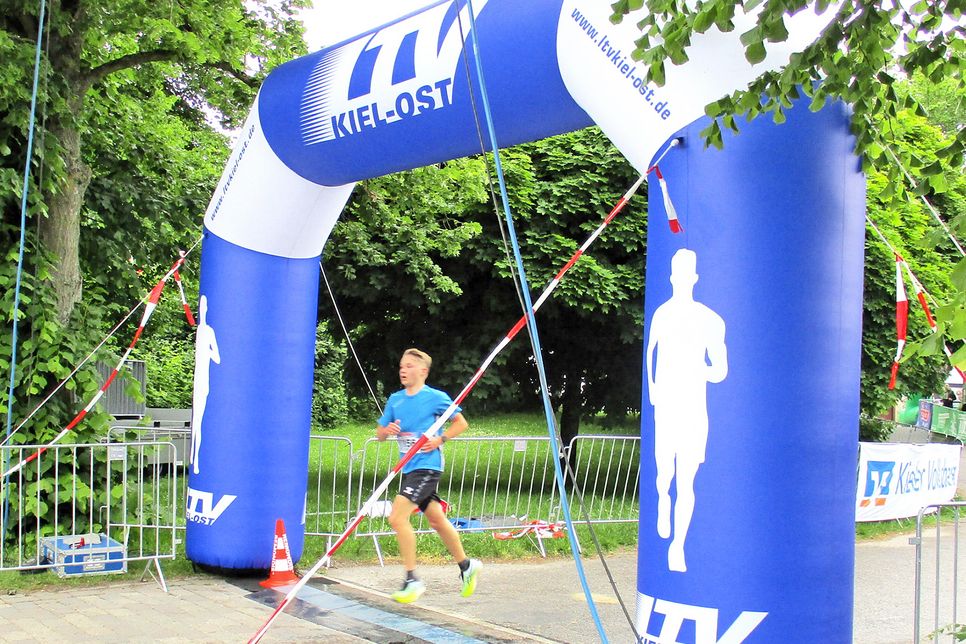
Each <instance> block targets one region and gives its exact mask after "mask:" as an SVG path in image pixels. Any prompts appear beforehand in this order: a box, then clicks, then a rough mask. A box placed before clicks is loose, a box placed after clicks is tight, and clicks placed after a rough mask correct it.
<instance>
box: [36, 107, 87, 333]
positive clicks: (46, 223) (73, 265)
mask: <svg viewBox="0 0 966 644" xmlns="http://www.w3.org/2000/svg"><path fill="white" fill-rule="evenodd" d="M77 102H80V101H79V100H78V101H77ZM78 109H80V106H78ZM51 134H53V135H54V136H56V137H57V139H58V140H59V141H60V144H61V146H62V152H63V159H64V169H65V179H64V182H63V184H62V185H61V186H60V189H59V190H58V191H57V192H55V193H54V194H53V195H51V196H50V199H49V201H48V213H47V216H46V217H42V218H41V220H40V226H39V229H40V230H39V232H40V241H41V243H42V244H43V246H44V248H45V249H46V250H48V251H50V252H51V253H53V254H54V255H55V256H56V257H55V260H54V261H55V264H54V267H53V270H52V271H51V281H52V284H51V286H52V288H53V291H54V295H55V297H56V302H57V318H58V319H59V320H60V321H61V322H62V323H64V324H66V323H67V321H68V320H69V319H70V315H71V312H72V311H73V310H74V306H75V305H76V304H77V303H78V302H79V301H80V299H81V286H82V279H81V272H80V257H79V242H80V218H81V208H82V207H83V205H84V194H85V193H86V192H87V186H88V184H90V181H91V169H90V167H88V166H87V164H86V163H84V159H83V157H82V156H81V136H80V131H79V130H78V129H77V127H70V126H66V127H61V126H58V125H55V126H53V127H51Z"/></svg>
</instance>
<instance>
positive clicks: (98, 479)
mask: <svg viewBox="0 0 966 644" xmlns="http://www.w3.org/2000/svg"><path fill="white" fill-rule="evenodd" d="M41 447H42V446H39V445H14V446H4V447H2V448H0V462H4V459H6V462H9V463H18V462H20V461H21V460H22V459H24V458H26V457H29V456H30V455H31V454H33V453H35V452H36V451H37V450H39V449H40V448H41ZM174 453H175V447H174V445H173V444H172V443H170V442H159V441H151V442H136V443H94V444H77V445H56V446H53V447H50V448H48V449H46V450H45V451H44V452H42V453H41V454H40V455H39V456H38V457H37V458H36V459H35V460H33V461H32V462H30V463H29V464H27V465H26V466H24V467H23V468H22V469H21V470H19V471H18V472H16V473H15V474H13V475H11V477H10V479H9V482H8V483H7V484H6V485H4V489H3V494H4V496H5V497H7V498H8V499H9V502H8V503H9V504H8V508H7V516H6V520H5V522H4V534H3V535H0V570H27V569H50V568H53V569H56V570H58V572H60V573H62V574H63V573H65V568H68V567H66V566H64V561H63V560H58V558H57V557H56V556H55V557H54V559H51V558H50V557H51V553H52V552H53V554H54V555H57V553H58V552H59V551H60V550H61V549H64V548H78V547H82V546H83V543H82V542H80V541H79V540H78V539H75V538H73V537H76V536H78V535H84V536H88V535H103V536H106V537H107V538H108V539H109V540H113V542H116V544H117V547H116V548H115V546H114V544H113V543H112V542H111V541H107V542H104V546H103V547H102V548H98V549H95V550H91V551H90V553H96V554H97V555H98V557H100V556H101V555H104V554H105V553H106V552H107V551H108V550H110V553H109V556H107V559H109V561H108V562H107V563H110V564H112V565H114V564H123V566H124V569H126V567H127V563H129V562H133V561H146V562H147V563H148V567H147V568H146V569H145V573H147V572H148V570H149V568H150V566H151V564H152V563H153V564H154V567H155V569H156V570H157V572H158V575H160V571H161V568H160V565H159V564H158V560H159V559H172V558H174V556H175V550H176V547H177V539H176V535H175V529H176V527H177V523H178V519H179V517H180V516H181V515H182V514H183V513H181V512H179V508H182V507H183V504H182V503H181V502H180V499H181V494H180V491H179V476H178V475H179V472H178V468H177V467H170V466H167V465H166V463H170V462H173V461H174V459H175V456H174ZM58 538H60V539H58ZM64 538H67V539H66V540H65V539H64ZM88 538H89V537H88ZM98 538H99V537H98ZM87 545H88V546H90V545H91V544H87ZM45 546H46V547H45ZM86 554H88V553H82V552H81V551H80V550H77V551H76V552H75V555H74V556H73V557H72V558H71V559H70V560H71V561H81V559H82V558H83V557H82V555H86ZM93 556H94V555H93V554H92V555H91V557H93ZM75 567H76V566H75ZM96 568H97V566H86V567H85V572H86V571H89V570H90V569H96ZM152 574H154V573H153V572H152ZM158 581H159V583H160V584H161V585H162V587H164V588H165V590H166V589H167V588H166V585H165V583H164V581H163V577H161V578H160V579H159V580H158Z"/></svg>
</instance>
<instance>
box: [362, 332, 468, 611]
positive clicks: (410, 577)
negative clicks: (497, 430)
mask: <svg viewBox="0 0 966 644" xmlns="http://www.w3.org/2000/svg"><path fill="white" fill-rule="evenodd" d="M432 363H433V359H432V358H430V357H429V356H428V355H427V354H426V353H424V352H422V351H420V350H419V349H406V351H405V352H404V353H403V356H402V358H401V359H400V361H399V382H400V383H401V384H402V386H403V387H404V389H402V390H401V391H397V392H396V393H394V394H392V395H391V396H389V400H388V401H387V402H386V409H385V412H383V414H382V416H381V417H380V418H379V421H378V426H377V427H376V437H377V438H378V439H379V440H381V441H382V440H386V439H387V438H389V437H391V436H392V437H395V438H396V440H397V442H398V443H399V454H400V455H403V454H405V453H406V452H408V451H409V448H410V447H412V446H413V444H414V443H415V442H416V441H417V440H418V439H419V437H420V436H421V435H422V434H423V432H425V431H426V430H427V429H429V427H430V426H431V425H432V424H433V423H434V422H435V421H436V419H437V418H439V416H440V415H441V414H443V413H444V412H445V411H446V410H447V409H448V408H449V406H450V405H451V404H452V402H453V399H452V398H450V397H449V395H448V394H446V393H445V392H443V391H440V390H438V389H433V388H432V387H430V386H428V385H427V384H426V378H427V376H429V368H430V366H432ZM461 412H462V410H461V409H460V408H459V407H457V408H456V412H455V413H454V414H453V415H452V416H451V417H450V418H449V419H448V420H449V421H450V425H449V427H448V428H446V430H445V431H440V432H439V433H437V434H436V436H433V437H432V438H430V439H429V440H428V441H426V443H425V444H424V445H423V447H422V449H420V451H419V452H418V453H417V454H416V455H414V456H413V458H412V459H411V460H410V461H409V462H408V463H406V465H404V466H403V469H402V481H401V482H400V484H399V494H398V495H396V498H395V499H394V500H393V504H392V512H391V514H390V515H389V524H390V525H391V526H392V529H393V530H395V532H396V541H397V542H398V543H399V553H400V554H401V555H402V560H403V566H404V567H405V569H406V578H405V580H404V581H403V585H402V588H400V589H399V590H397V591H396V592H394V593H393V594H392V598H393V599H395V600H396V601H397V602H400V603H403V604H408V603H410V602H414V601H416V600H417V599H419V597H420V595H422V594H423V593H424V592H425V591H426V585H425V584H424V583H423V582H422V581H421V580H420V579H419V578H418V577H416V534H415V533H414V532H413V527H412V524H411V523H410V517H412V514H413V512H414V511H415V509H416V508H419V509H420V510H422V512H423V514H425V515H426V519H427V520H428V521H429V525H430V527H432V528H433V530H435V531H436V534H438V535H439V538H440V539H442V541H443V544H444V545H445V546H446V549H447V550H449V553H450V555H452V556H453V559H454V560H455V561H456V562H457V564H458V565H459V567H460V579H461V581H462V582H463V588H462V590H461V592H460V594H461V595H462V596H463V597H469V596H470V595H472V594H473V591H475V590H476V581H477V577H478V576H479V573H480V570H482V569H483V562H481V561H480V560H479V559H468V558H467V557H466V553H465V552H464V551H463V544H462V542H461V541H460V535H459V532H457V531H456V528H454V527H453V524H451V523H450V522H449V521H448V520H447V519H446V515H445V514H444V513H443V507H442V505H440V501H441V499H440V498H439V496H438V495H437V494H436V488H437V485H438V484H439V479H440V476H442V473H443V463H444V460H443V451H442V446H443V443H445V442H446V441H448V440H449V439H451V438H455V437H457V436H459V435H460V434H462V433H463V432H464V431H465V430H466V428H467V427H468V424H467V422H466V419H465V418H463V414H462V413H461Z"/></svg>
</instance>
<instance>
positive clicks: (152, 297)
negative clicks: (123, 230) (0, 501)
mask: <svg viewBox="0 0 966 644" xmlns="http://www.w3.org/2000/svg"><path fill="white" fill-rule="evenodd" d="M183 263H184V254H182V256H181V257H180V258H178V260H177V261H176V262H175V263H174V264H173V265H172V266H171V268H170V269H169V270H168V272H167V273H166V274H165V275H164V277H162V278H161V279H160V280H159V281H158V283H157V284H155V285H154V288H152V289H151V292H150V293H148V296H147V299H146V300H144V313H143V314H142V315H141V322H140V324H138V328H137V330H136V331H135V332H134V337H133V338H132V339H131V342H130V344H128V346H127V349H126V350H125V351H124V355H122V356H121V359H120V360H118V362H117V364H116V365H115V367H114V369H113V370H112V371H111V373H110V375H109V376H108V377H107V379H106V380H105V381H104V384H102V385H101V388H100V389H98V391H97V393H96V394H94V397H93V398H91V400H90V402H89V403H87V405H86V406H85V407H84V408H83V409H82V410H80V411H79V412H78V413H77V415H76V416H74V419H73V420H71V421H70V423H68V424H67V426H66V427H64V429H62V430H61V431H60V433H58V434H57V435H56V436H55V437H54V438H53V440H51V441H49V442H47V444H46V445H44V446H43V447H41V448H40V449H38V450H36V451H35V452H34V453H33V454H31V455H30V456H28V457H27V458H24V459H22V460H21V461H20V462H19V463H17V464H16V465H14V466H13V467H12V468H10V469H9V470H7V471H6V472H4V473H3V474H0V478H4V479H5V478H7V477H8V476H10V475H11V474H16V473H17V472H19V471H20V470H21V469H23V468H24V466H26V465H27V464H29V463H30V462H31V461H34V460H36V459H37V458H38V457H40V455H41V454H43V453H44V452H46V451H47V450H48V449H50V448H51V447H53V446H54V445H55V444H57V442H58V441H60V439H62V438H63V437H64V436H66V435H67V434H68V433H69V432H70V431H71V430H72V429H74V428H75V427H76V426H77V425H78V423H80V421H82V420H83V419H84V416H86V415H87V414H88V412H90V410H91V409H93V408H94V405H96V404H97V402H98V401H99V400H100V399H101V397H103V396H104V394H105V393H106V392H107V389H108V387H110V386H111V383H112V382H114V378H116V377H117V374H118V372H119V371H120V370H121V369H122V368H123V367H124V362H125V361H126V360H127V358H128V356H130V355H131V351H133V350H134V345H135V344H137V341H138V340H139V339H140V338H141V334H142V333H143V332H144V327H145V326H146V325H147V323H148V320H149V319H150V318H151V314H152V313H154V310H155V309H156V308H157V306H158V301H159V300H160V299H161V291H163V290H164V285H165V283H166V282H167V281H168V280H169V279H170V278H171V276H172V275H174V273H175V272H176V271H177V270H178V268H179V267H180V266H181V264H183Z"/></svg>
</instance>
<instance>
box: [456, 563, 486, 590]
mask: <svg viewBox="0 0 966 644" xmlns="http://www.w3.org/2000/svg"><path fill="white" fill-rule="evenodd" d="M481 570H483V562H482V561H480V560H479V559H470V565H469V566H468V567H467V568H466V570H464V571H462V572H461V573H460V580H461V581H462V582H463V589H462V590H461V591H460V595H462V596H463V597H469V596H470V595H472V594H473V593H474V592H475V591H476V580H477V578H478V577H479V576H480V571H481Z"/></svg>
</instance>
